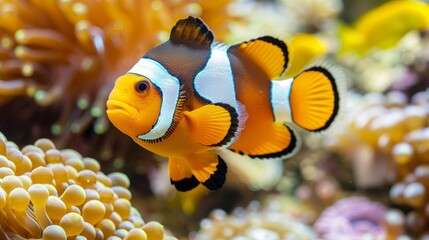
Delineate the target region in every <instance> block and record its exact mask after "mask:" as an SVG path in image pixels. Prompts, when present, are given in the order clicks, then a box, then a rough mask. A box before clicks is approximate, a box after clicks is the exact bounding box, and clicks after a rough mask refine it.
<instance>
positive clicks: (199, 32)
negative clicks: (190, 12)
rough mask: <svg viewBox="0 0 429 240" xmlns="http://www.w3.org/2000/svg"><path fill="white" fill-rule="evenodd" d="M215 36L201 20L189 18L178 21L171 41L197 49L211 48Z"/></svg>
mask: <svg viewBox="0 0 429 240" xmlns="http://www.w3.org/2000/svg"><path fill="white" fill-rule="evenodd" d="M213 40H214V35H213V33H212V32H211V31H210V29H209V28H208V27H207V26H206V25H205V24H204V22H203V21H202V20H201V19H199V18H194V17H191V16H189V17H188V18H186V19H181V20H179V21H177V23H176V25H174V27H173V28H172V29H171V33H170V41H171V42H173V43H177V44H179V43H180V44H185V45H187V46H189V47H195V48H210V46H211V44H212V42H213Z"/></svg>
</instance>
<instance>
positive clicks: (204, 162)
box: [168, 152, 228, 192]
mask: <svg viewBox="0 0 429 240" xmlns="http://www.w3.org/2000/svg"><path fill="white" fill-rule="evenodd" d="M168 171H169V174H170V181H171V184H172V185H174V187H176V189H177V190H178V191H181V192H185V191H189V190H192V189H194V188H196V187H197V186H198V185H199V184H200V183H201V184H202V185H203V186H205V187H206V188H208V189H209V190H211V191H214V190H218V189H219V188H221V187H222V186H223V184H224V183H225V180H226V173H227V171H228V167H227V165H226V163H225V161H224V160H223V159H222V158H220V157H219V156H218V155H217V154H215V153H212V152H203V153H196V154H192V155H189V156H186V157H183V158H182V157H180V158H169V162H168Z"/></svg>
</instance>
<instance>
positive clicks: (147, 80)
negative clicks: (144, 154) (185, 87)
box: [107, 58, 183, 142]
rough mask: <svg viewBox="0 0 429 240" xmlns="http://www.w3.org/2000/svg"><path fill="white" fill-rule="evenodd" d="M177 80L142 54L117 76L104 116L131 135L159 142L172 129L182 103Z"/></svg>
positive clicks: (179, 85)
mask: <svg viewBox="0 0 429 240" xmlns="http://www.w3.org/2000/svg"><path fill="white" fill-rule="evenodd" d="M181 88H182V86H181V84H180V81H179V80H178V79H177V78H176V77H174V76H173V75H171V74H170V73H169V72H168V71H167V69H166V68H164V67H163V66H162V65H161V64H160V63H158V62H157V61H155V60H152V59H149V58H141V59H140V60H139V61H138V62H137V64H136V65H134V67H133V68H131V70H130V71H129V72H128V73H127V74H125V75H123V76H121V77H119V78H118V79H117V80H116V82H115V86H114V87H113V90H112V92H111V93H110V96H109V100H108V101H107V116H108V118H109V120H110V121H111V122H112V123H113V125H114V126H115V127H116V128H118V129H119V130H120V131H121V132H123V133H125V134H127V135H129V136H130V137H132V138H135V137H137V138H139V139H141V140H143V141H147V142H158V141H159V140H162V139H165V138H167V137H168V136H169V135H170V134H171V133H172V132H173V129H174V126H175V125H176V123H177V122H176V121H177V115H176V114H177V113H178V112H179V111H180V108H181V105H182V103H183V91H182V90H181Z"/></svg>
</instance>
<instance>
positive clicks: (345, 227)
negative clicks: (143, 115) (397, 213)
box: [315, 197, 387, 240]
mask: <svg viewBox="0 0 429 240" xmlns="http://www.w3.org/2000/svg"><path fill="white" fill-rule="evenodd" d="M386 211H387V209H386V208H385V207H384V206H383V205H381V204H379V203H375V202H372V201H370V200H368V199H366V198H363V197H349V198H344V199H342V200H339V201H338V202H336V203H335V204H334V205H332V206H330V207H329V208H327V209H326V210H325V211H323V212H322V214H321V215H320V217H319V219H318V220H317V221H316V223H315V229H316V231H317V233H318V234H319V236H320V237H321V238H322V239H324V240H338V239H348V240H358V239H362V237H364V236H371V237H372V238H371V239H384V236H385V229H384V228H383V226H382V224H383V219H384V216H385V214H386Z"/></svg>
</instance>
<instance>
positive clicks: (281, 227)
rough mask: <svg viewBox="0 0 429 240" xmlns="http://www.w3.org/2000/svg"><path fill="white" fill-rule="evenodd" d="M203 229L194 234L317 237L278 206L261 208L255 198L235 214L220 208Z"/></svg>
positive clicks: (198, 237)
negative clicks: (279, 209) (229, 213)
mask: <svg viewBox="0 0 429 240" xmlns="http://www.w3.org/2000/svg"><path fill="white" fill-rule="evenodd" d="M200 225H201V230H200V231H199V232H198V233H195V234H193V235H191V236H190V238H191V239H195V240H206V239H207V240H208V239H250V240H257V239H270V240H271V239H272V240H276V239H279V240H280V239H301V240H305V239H315V238H316V235H315V234H314V232H313V230H312V229H311V228H310V227H309V226H307V225H305V224H303V223H301V222H299V221H298V220H296V219H294V218H293V217H292V216H291V215H290V214H288V213H286V212H279V211H278V209H277V208H276V207H271V208H264V209H260V206H259V203H258V202H256V201H254V202H251V203H250V204H249V206H248V207H247V208H246V209H243V208H236V209H235V210H234V211H233V213H232V214H231V215H227V213H226V212H225V211H223V210H221V209H216V210H214V211H213V212H212V213H211V214H210V218H206V219H203V220H202V221H201V224H200Z"/></svg>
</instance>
